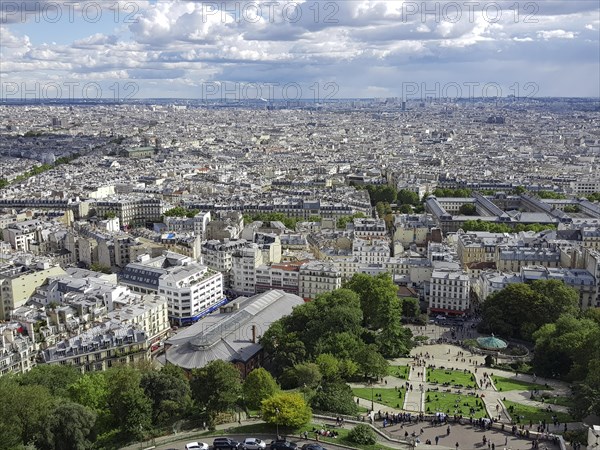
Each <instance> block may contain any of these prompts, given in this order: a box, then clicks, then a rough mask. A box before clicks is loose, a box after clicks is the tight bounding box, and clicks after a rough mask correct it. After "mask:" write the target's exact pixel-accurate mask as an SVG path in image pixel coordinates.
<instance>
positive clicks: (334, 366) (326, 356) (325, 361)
mask: <svg viewBox="0 0 600 450" xmlns="http://www.w3.org/2000/svg"><path fill="white" fill-rule="evenodd" d="M315 362H316V363H317V366H319V370H320V371H321V373H322V374H323V378H324V379H326V380H337V379H338V378H339V377H340V361H339V360H338V359H337V358H336V357H335V356H334V355H332V354H331V353H321V354H320V355H319V356H317V359H316V361H315Z"/></svg>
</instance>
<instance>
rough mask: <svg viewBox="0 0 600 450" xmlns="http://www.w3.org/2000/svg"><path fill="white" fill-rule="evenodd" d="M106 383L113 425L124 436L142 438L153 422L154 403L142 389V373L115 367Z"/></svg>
mask: <svg viewBox="0 0 600 450" xmlns="http://www.w3.org/2000/svg"><path fill="white" fill-rule="evenodd" d="M106 381H107V385H108V400H107V405H108V409H109V411H110V414H111V419H112V423H113V425H114V426H116V427H118V428H119V430H120V431H121V432H122V433H123V434H124V435H130V436H132V437H134V438H136V439H139V438H141V437H142V436H143V433H144V430H146V429H148V428H150V424H151V422H152V402H151V401H150V399H149V398H148V397H146V395H145V393H144V390H143V389H142V388H141V387H140V382H141V374H140V372H139V371H138V370H136V369H134V368H132V367H128V366H120V367H113V368H112V369H110V370H108V371H107V372H106Z"/></svg>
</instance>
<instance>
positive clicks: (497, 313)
mask: <svg viewBox="0 0 600 450" xmlns="http://www.w3.org/2000/svg"><path fill="white" fill-rule="evenodd" d="M578 310H579V295H578V293H577V291H575V290H574V289H572V288H570V287H568V286H567V285H565V284H564V283H563V282H562V281H558V280H536V281H534V282H533V283H530V284H529V283H528V284H526V283H515V284H510V285H508V286H507V287H505V288H504V289H502V290H500V291H498V292H495V293H493V294H492V295H490V296H489V297H488V298H487V299H486V300H485V302H484V303H483V307H482V316H483V317H482V319H483V320H482V322H481V323H480V325H479V330H480V331H481V332H484V333H496V334H498V335H500V336H504V337H507V338H519V339H525V340H529V341H531V340H532V337H533V333H534V332H535V331H536V330H537V329H539V328H540V327H541V326H542V325H545V324H547V323H551V322H555V321H556V320H557V319H558V317H559V316H560V315H561V314H565V313H571V314H574V315H575V314H577V312H578Z"/></svg>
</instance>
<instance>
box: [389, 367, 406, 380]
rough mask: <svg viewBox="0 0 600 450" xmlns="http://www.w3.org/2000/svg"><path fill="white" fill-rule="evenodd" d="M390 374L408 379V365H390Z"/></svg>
mask: <svg viewBox="0 0 600 450" xmlns="http://www.w3.org/2000/svg"><path fill="white" fill-rule="evenodd" d="M388 375H391V376H394V377H397V378H401V379H403V380H408V366H388Z"/></svg>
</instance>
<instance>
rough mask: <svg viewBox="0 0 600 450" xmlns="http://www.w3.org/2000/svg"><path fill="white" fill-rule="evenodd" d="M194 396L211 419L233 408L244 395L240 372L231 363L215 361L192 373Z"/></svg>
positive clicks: (191, 384)
mask: <svg viewBox="0 0 600 450" xmlns="http://www.w3.org/2000/svg"><path fill="white" fill-rule="evenodd" d="M190 386H191V388H192V396H193V398H194V400H195V401H196V403H197V404H198V406H200V408H204V409H205V410H206V413H207V416H208V418H209V419H214V417H215V416H216V414H217V413H220V412H225V411H227V410H228V409H230V408H232V407H233V406H234V405H235V404H236V402H237V399H238V397H239V396H240V394H241V393H242V381H241V377H240V371H239V370H238V369H237V368H236V367H235V366H234V365H233V364H231V363H228V362H225V361H221V360H215V361H211V362H210V363H208V364H207V365H206V366H204V367H202V368H201V369H194V370H193V371H192V379H191V382H190Z"/></svg>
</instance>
